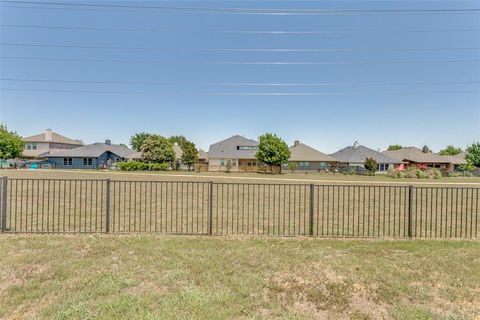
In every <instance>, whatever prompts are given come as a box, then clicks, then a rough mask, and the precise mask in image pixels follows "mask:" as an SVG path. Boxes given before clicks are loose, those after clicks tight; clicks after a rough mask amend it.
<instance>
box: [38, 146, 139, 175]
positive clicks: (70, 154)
mask: <svg viewBox="0 0 480 320" xmlns="http://www.w3.org/2000/svg"><path fill="white" fill-rule="evenodd" d="M135 153H136V152H135V151H134V150H132V149H129V148H127V147H124V146H121V145H117V144H111V143H110V140H106V141H105V143H93V144H89V145H85V146H82V147H79V148H75V149H70V150H63V151H59V152H55V153H50V154H49V155H47V159H48V161H49V162H51V163H52V164H53V167H54V168H62V169H102V168H108V167H109V166H110V165H112V164H114V163H116V162H120V161H126V160H128V159H132V158H134V157H132V155H134V154H135Z"/></svg>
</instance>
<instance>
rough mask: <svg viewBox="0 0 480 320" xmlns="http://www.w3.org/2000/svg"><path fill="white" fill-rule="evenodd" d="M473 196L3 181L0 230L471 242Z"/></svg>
mask: <svg viewBox="0 0 480 320" xmlns="http://www.w3.org/2000/svg"><path fill="white" fill-rule="evenodd" d="M479 189H480V188H466V187H443V186H438V187H437V186H435V187H416V186H415V187H414V186H388V185H385V186H377V185H338V184H335V185H313V184H311V185H307V184H273V183H271V184H256V183H220V182H219V183H217V182H185V181H110V180H78V179H65V180H63V179H18V178H5V177H4V178H3V179H2V183H1V185H0V195H1V197H0V208H1V229H2V231H3V232H11V233H15V232H21V233H150V232H151V233H164V234H200V235H228V234H233V235H247V234H253V235H272V236H302V235H303V236H317V237H395V238H405V237H415V238H478V227H479V224H480V222H479V219H478V218H479V215H480V209H479V198H480V197H479Z"/></svg>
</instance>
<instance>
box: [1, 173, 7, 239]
mask: <svg viewBox="0 0 480 320" xmlns="http://www.w3.org/2000/svg"><path fill="white" fill-rule="evenodd" d="M7 183H8V182H7V177H2V232H5V231H6V230H7Z"/></svg>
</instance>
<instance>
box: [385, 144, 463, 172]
mask: <svg viewBox="0 0 480 320" xmlns="http://www.w3.org/2000/svg"><path fill="white" fill-rule="evenodd" d="M382 153H383V154H384V155H387V156H389V157H392V158H395V159H398V160H401V161H403V162H404V163H406V164H407V165H418V166H425V167H428V168H437V169H441V170H444V171H452V170H453V169H454V166H455V164H456V165H461V164H465V163H466V161H465V156H464V158H463V160H462V159H461V158H460V156H459V157H455V156H442V155H439V154H436V153H432V152H423V150H422V149H420V148H416V147H407V148H402V149H399V150H391V151H383V152H382Z"/></svg>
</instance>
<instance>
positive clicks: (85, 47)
mask: <svg viewBox="0 0 480 320" xmlns="http://www.w3.org/2000/svg"><path fill="white" fill-rule="evenodd" d="M0 46H14V47H41V48H72V49H106V50H127V51H128V50H138V51H164V52H180V51H187V52H190V51H203V52H209V51H217V52H371V51H378V52H409V51H426V52H430V51H476V50H480V47H463V48H391V49H390V48H159V47H116V46H92V45H89V46H87V45H71V44H43V43H42V44H39V43H9V42H1V43H0Z"/></svg>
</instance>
